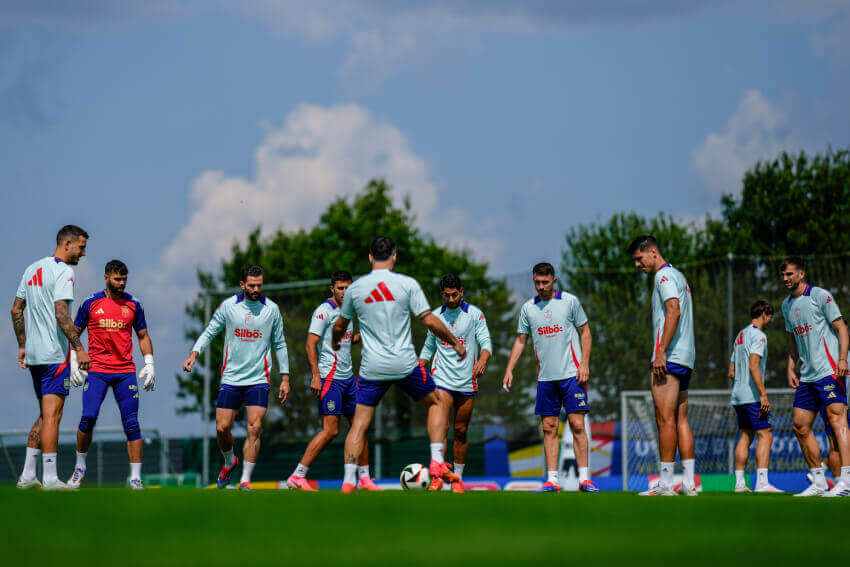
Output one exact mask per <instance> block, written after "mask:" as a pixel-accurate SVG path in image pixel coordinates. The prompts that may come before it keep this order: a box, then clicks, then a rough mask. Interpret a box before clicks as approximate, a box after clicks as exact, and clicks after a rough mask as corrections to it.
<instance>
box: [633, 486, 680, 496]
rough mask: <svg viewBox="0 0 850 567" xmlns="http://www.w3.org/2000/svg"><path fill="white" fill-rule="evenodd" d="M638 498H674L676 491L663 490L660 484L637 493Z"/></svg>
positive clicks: (670, 489)
mask: <svg viewBox="0 0 850 567" xmlns="http://www.w3.org/2000/svg"><path fill="white" fill-rule="evenodd" d="M638 496H676V491H675V490H673V489H672V488H665V487H663V486H661V485H660V484H656V485H655V486H653V487H652V488H650V489H649V490H645V491H643V492H638Z"/></svg>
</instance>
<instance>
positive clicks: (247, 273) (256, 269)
mask: <svg viewBox="0 0 850 567" xmlns="http://www.w3.org/2000/svg"><path fill="white" fill-rule="evenodd" d="M262 275H263V269H262V268H261V267H260V266H258V265H256V264H248V265H247V266H245V267H244V268H242V281H243V282H247V281H248V278H249V277H252V278H258V277H260V276H262Z"/></svg>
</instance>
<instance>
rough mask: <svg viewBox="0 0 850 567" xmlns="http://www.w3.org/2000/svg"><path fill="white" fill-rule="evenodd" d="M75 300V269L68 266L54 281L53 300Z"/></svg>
mask: <svg viewBox="0 0 850 567" xmlns="http://www.w3.org/2000/svg"><path fill="white" fill-rule="evenodd" d="M62 299H64V300H66V301H74V270H73V269H72V268H71V267H70V266H68V268H67V269H65V270H62V271H61V272H60V273H59V275H58V276H56V281H55V282H54V283H53V301H60V300H62Z"/></svg>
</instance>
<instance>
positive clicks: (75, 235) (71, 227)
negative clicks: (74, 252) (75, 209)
mask: <svg viewBox="0 0 850 567" xmlns="http://www.w3.org/2000/svg"><path fill="white" fill-rule="evenodd" d="M81 236H82V237H83V238H88V237H89V233H88V232H86V231H85V230H83V229H82V228H80V227H78V226H77V225H75V224H66V225H65V226H63V227H62V228H60V229H59V232H57V233H56V245H57V246H58V245H60V244H62V243H63V242H65V241H66V240H70V241H71V242H74V241H76V240H79V239H80V237H81Z"/></svg>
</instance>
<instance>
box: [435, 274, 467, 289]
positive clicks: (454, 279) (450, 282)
mask: <svg viewBox="0 0 850 567" xmlns="http://www.w3.org/2000/svg"><path fill="white" fill-rule="evenodd" d="M447 287H450V288H452V289H461V288H463V284H462V283H461V282H460V277H459V276H456V275H454V274H446V275H445V276H443V278H442V279H441V280H440V291H443V290H444V289H446V288H447Z"/></svg>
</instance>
